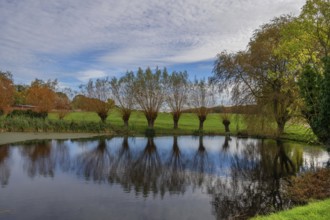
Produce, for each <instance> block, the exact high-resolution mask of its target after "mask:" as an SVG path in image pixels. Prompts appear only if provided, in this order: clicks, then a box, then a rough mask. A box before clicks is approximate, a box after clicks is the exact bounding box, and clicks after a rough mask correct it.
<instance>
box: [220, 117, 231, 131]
mask: <svg viewBox="0 0 330 220" xmlns="http://www.w3.org/2000/svg"><path fill="white" fill-rule="evenodd" d="M222 124H223V125H224V126H225V132H226V133H229V132H230V130H229V125H230V121H229V120H228V119H224V120H222Z"/></svg>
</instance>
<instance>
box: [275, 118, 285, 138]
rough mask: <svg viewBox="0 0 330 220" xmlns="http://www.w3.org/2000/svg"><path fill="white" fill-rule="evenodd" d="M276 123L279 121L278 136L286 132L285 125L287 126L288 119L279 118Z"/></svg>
mask: <svg viewBox="0 0 330 220" xmlns="http://www.w3.org/2000/svg"><path fill="white" fill-rule="evenodd" d="M276 123H277V136H278V137H279V136H281V135H282V134H283V132H284V127H285V123H286V121H285V120H277V121H276Z"/></svg>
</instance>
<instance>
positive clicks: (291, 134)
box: [0, 111, 315, 142]
mask: <svg viewBox="0 0 330 220" xmlns="http://www.w3.org/2000/svg"><path fill="white" fill-rule="evenodd" d="M230 121H231V124H230V131H231V133H232V134H233V135H237V134H247V135H249V136H253V137H261V136H263V137H268V138H272V137H273V136H274V135H273V134H270V133H268V134H266V133H265V132H264V131H261V132H255V131H253V130H251V129H249V130H248V128H247V126H246V124H245V122H244V120H243V116H242V115H236V114H232V115H230ZM198 126H199V121H198V118H197V117H196V115H195V114H192V113H184V114H182V116H181V118H180V121H179V129H173V120H172V115H171V114H169V113H159V114H158V117H157V119H156V121H155V127H154V130H155V133H156V135H194V134H200V131H199V130H198ZM146 129H147V121H146V119H145V116H144V114H143V113H142V112H138V111H134V112H133V113H132V115H131V117H130V120H129V127H128V128H126V127H124V125H123V121H122V119H121V115H120V113H119V112H118V111H112V112H111V113H110V114H109V117H108V118H107V121H106V123H105V124H104V123H101V122H100V118H99V117H98V116H97V114H96V113H94V112H71V113H69V114H68V115H66V117H65V118H64V119H63V120H59V119H58V115H57V113H50V114H49V115H48V118H47V119H46V120H42V119H27V118H24V117H21V118H20V117H18V118H12V119H6V118H4V117H2V118H0V131H10V132H64V133H66V132H69V133H70V132H71V133H72V132H74V133H77V132H80V133H81V132H83V133H86V132H87V133H88V132H93V133H105V134H111V135H144V134H145V131H146ZM202 133H203V134H206V135H222V134H225V128H224V126H223V124H222V119H221V115H220V114H216V113H213V114H209V115H208V116H207V119H206V121H205V123H204V129H203V132H202ZM282 138H283V139H289V140H296V141H303V142H312V141H314V140H315V136H314V135H313V134H312V133H311V132H310V130H309V129H308V128H306V127H304V126H303V125H301V124H297V123H288V124H287V126H286V128H285V133H284V135H283V136H282Z"/></svg>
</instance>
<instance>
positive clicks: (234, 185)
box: [0, 136, 330, 219]
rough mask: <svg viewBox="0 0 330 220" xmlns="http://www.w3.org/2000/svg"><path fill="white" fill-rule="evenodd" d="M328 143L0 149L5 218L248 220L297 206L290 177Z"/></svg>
mask: <svg viewBox="0 0 330 220" xmlns="http://www.w3.org/2000/svg"><path fill="white" fill-rule="evenodd" d="M329 158H330V155H329V153H328V152H326V151H325V150H324V149H323V148H321V147H309V146H306V145H305V144H299V143H293V142H281V141H274V140H259V139H237V138H235V137H231V138H228V137H223V136H204V137H194V136H179V137H155V138H143V137H115V138H98V139H80V140H42V141H40V140H39V141H30V142H26V143H20V144H11V145H2V146H0V183H1V188H0V219H233V218H241V219H246V218H248V217H250V216H253V215H255V214H256V213H267V212H269V211H274V210H280V209H282V208H285V207H287V206H289V205H290V201H289V200H288V199H287V198H286V197H285V196H283V195H282V193H283V187H282V186H283V182H285V181H286V178H285V177H287V176H289V175H299V173H302V172H305V171H307V170H311V169H315V168H317V167H322V166H325V165H326V164H327V163H329V161H330V160H329Z"/></svg>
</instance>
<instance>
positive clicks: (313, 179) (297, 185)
mask: <svg viewBox="0 0 330 220" xmlns="http://www.w3.org/2000/svg"><path fill="white" fill-rule="evenodd" d="M329 186H330V169H328V168H323V169H319V170H317V171H316V172H308V173H305V174H303V175H301V176H298V177H292V182H291V184H290V185H289V186H288V193H289V196H290V197H291V199H292V200H293V201H294V202H296V203H306V202H308V201H310V200H313V199H314V200H315V199H325V198H329V197H330V187H329Z"/></svg>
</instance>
